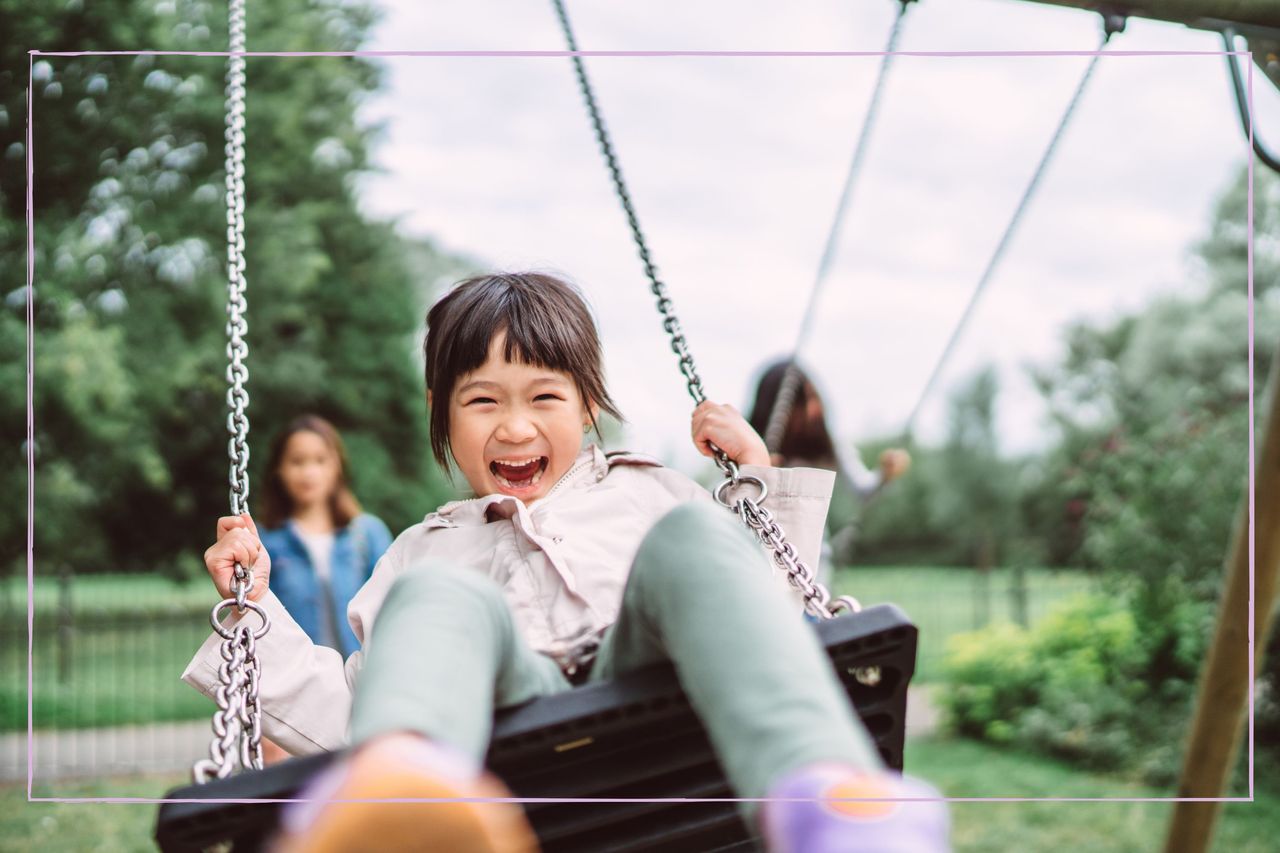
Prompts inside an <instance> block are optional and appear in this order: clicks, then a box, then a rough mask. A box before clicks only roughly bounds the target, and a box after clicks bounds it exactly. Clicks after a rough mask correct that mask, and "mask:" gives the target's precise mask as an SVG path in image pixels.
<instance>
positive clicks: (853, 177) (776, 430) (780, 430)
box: [764, 0, 915, 453]
mask: <svg viewBox="0 0 1280 853" xmlns="http://www.w3.org/2000/svg"><path fill="white" fill-rule="evenodd" d="M914 2H915V0H898V10H897V13H896V14H895V15H894V16H893V25H892V26H891V27H890V28H889V39H888V41H887V42H886V44H885V46H884V57H883V58H882V59H881V60H880V70H879V71H878V72H877V74H876V82H875V84H874V85H873V86H872V87H871V100H870V101H868V102H867V112H866V115H865V116H864V117H863V119H862V130H861V131H860V132H859V133H858V141H857V143H856V144H855V145H854V148H853V159H852V160H850V162H849V171H848V173H847V174H846V175H845V179H844V186H843V187H842V188H841V190H840V200H839V201H838V202H837V203H836V212H835V216H833V217H832V219H831V228H830V229H829V230H828V231H827V242H826V243H825V244H824V246H823V248H822V256H821V257H820V258H819V259H818V270H817V272H816V274H815V275H814V277H813V286H812V287H811V288H810V289H809V302H808V304H807V305H806V306H805V309H804V315H803V317H802V318H801V320H800V328H799V331H798V332H797V333H796V344H795V346H794V347H792V348H791V358H790V359H788V363H787V369H786V371H785V372H784V373H783V375H782V382H781V383H780V384H779V386H778V394H777V396H776V397H775V398H774V400H773V407H772V408H771V409H770V411H769V419H768V421H767V422H766V423H767V426H766V427H765V431H764V443H765V446H766V447H768V448H769V452H770V453H776V452H778V451H779V449H780V448H781V446H782V437H783V435H784V434H785V433H786V426H787V423H788V421H789V420H790V418H791V409H792V407H793V406H794V405H795V400H796V392H797V391H798V390H799V389H800V371H799V370H798V369H797V362H798V360H799V357H800V348H801V347H802V346H803V344H804V342H805V340H806V339H807V338H808V336H809V327H810V326H811V325H812V323H813V317H814V315H815V314H816V313H817V306H818V295H819V293H821V291H822V285H823V284H825V283H826V280H827V273H829V272H830V270H831V264H832V263H833V262H834V261H835V256H836V249H837V247H838V246H839V244H840V232H841V231H842V230H843V226H844V217H845V213H846V212H848V210H849V201H850V199H852V198H853V190H854V187H855V186H856V185H857V182H858V176H859V175H860V174H861V173H862V163H863V160H864V159H865V158H866V152H867V147H868V141H869V140H870V139H871V131H872V129H873V128H874V127H875V122H876V116H877V114H878V113H879V110H880V99H881V96H882V95H883V94H884V89H885V82H886V81H887V80H888V79H889V68H890V66H891V65H892V64H893V57H894V52H895V50H896V49H897V47H898V37H899V36H900V35H901V33H902V19H903V18H904V17H905V16H906V14H907V7H908V6H910V5H911V4H912V3H914Z"/></svg>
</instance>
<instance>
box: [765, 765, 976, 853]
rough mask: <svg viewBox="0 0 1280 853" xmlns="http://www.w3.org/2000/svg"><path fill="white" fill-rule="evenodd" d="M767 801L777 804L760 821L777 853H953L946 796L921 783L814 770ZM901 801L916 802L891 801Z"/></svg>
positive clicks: (830, 768) (781, 785) (790, 779)
mask: <svg viewBox="0 0 1280 853" xmlns="http://www.w3.org/2000/svg"><path fill="white" fill-rule="evenodd" d="M769 797H770V798H774V799H777V800H779V802H768V803H765V804H764V805H763V807H762V808H761V813H760V820H761V823H762V826H763V829H764V835H765V843H766V844H767V845H768V849H769V850H770V851H771V853H945V851H947V850H950V849H951V848H950V844H949V842H948V840H947V836H948V820H947V807H946V803H944V802H941V797H942V795H941V794H939V793H938V792H937V791H936V790H934V789H933V788H931V787H930V786H928V785H926V784H924V783H923V782H920V781H917V780H915V779H908V778H904V777H902V776H898V775H897V774H894V773H891V772H887V771H885V772H881V773H864V772H859V771H856V770H851V769H850V768H849V767H847V766H841V765H835V764H819V765H810V766H808V767H802V768H801V769H799V770H797V771H795V772H793V773H791V774H789V775H787V776H786V777H784V778H783V779H782V780H780V781H779V782H777V783H776V784H775V785H774V786H773V787H772V788H770V789H769ZM897 798H903V799H905V800H917V802H893V801H892V800H893V799H897ZM930 799H932V800H933V801H932V802H929V801H928V800H930ZM786 800H792V801H793V802H785V801H786ZM798 800H808V801H817V802H795V801H798ZM919 800H925V802H918V801H919Z"/></svg>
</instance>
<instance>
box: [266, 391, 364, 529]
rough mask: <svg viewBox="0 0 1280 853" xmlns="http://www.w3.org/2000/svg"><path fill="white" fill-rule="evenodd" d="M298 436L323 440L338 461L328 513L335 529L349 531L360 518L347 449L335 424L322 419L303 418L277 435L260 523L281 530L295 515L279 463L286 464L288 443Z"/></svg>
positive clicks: (273, 442) (295, 420) (292, 421)
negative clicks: (352, 489)
mask: <svg viewBox="0 0 1280 853" xmlns="http://www.w3.org/2000/svg"><path fill="white" fill-rule="evenodd" d="M299 432H311V433H315V434H316V435H318V436H320V438H322V439H323V440H324V442H325V444H327V445H329V450H331V451H332V452H333V454H334V455H335V456H337V457H338V482H337V483H335V484H334V488H333V494H331V495H329V512H330V513H331V514H332V515H333V526H334V527H346V526H347V525H348V524H350V523H351V519H353V518H355V517H356V516H357V515H359V514H360V511H361V510H360V502H359V501H358V500H356V496H355V495H354V494H352V492H351V486H350V485H349V483H350V479H349V478H348V476H347V467H348V463H347V449H346V447H345V446H344V445H343V443H342V436H340V435H339V434H338V430H337V428H336V427H335V426H334V425H333V424H331V423H329V422H328V421H327V420H325V419H324V418H322V417H320V416H319V415H300V416H298V417H296V418H294V419H293V420H291V421H290V422H289V425H288V426H286V427H285V428H284V429H282V430H281V431H280V432H278V433H276V436H275V439H274V440H272V442H271V455H270V456H269V457H268V458H267V482H266V485H265V486H264V487H263V490H262V501H261V504H260V506H259V507H258V521H261V522H262V524H263V526H264V527H270V528H274V527H280V526H281V525H283V524H284V523H285V522H286V521H288V520H289V517H290V516H291V515H293V509H294V507H293V498H291V497H290V496H289V490H288V489H286V488H285V485H284V480H283V479H281V477H280V463H281V462H283V461H284V449H285V446H286V445H288V443H289V439H291V438H293V436H294V434H296V433H299Z"/></svg>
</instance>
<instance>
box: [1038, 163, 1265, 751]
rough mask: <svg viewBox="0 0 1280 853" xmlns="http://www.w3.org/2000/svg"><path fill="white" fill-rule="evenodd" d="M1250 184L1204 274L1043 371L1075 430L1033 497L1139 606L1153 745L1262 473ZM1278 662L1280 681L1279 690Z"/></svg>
mask: <svg viewBox="0 0 1280 853" xmlns="http://www.w3.org/2000/svg"><path fill="white" fill-rule="evenodd" d="M1255 179H1256V181H1257V183H1256V186H1255V195H1254V198H1255V225H1256V226H1257V227H1258V228H1259V231H1258V233H1257V235H1256V240H1255V256H1254V269H1255V276H1256V277H1255V287H1256V297H1257V298H1256V299H1255V301H1254V303H1253V304H1252V309H1253V312H1252V319H1253V323H1254V333H1255V339H1256V341H1257V342H1258V346H1257V350H1256V352H1255V354H1254V355H1255V362H1254V373H1253V375H1252V379H1253V381H1254V388H1255V390H1256V391H1257V392H1258V393H1260V392H1261V390H1262V388H1263V383H1264V381H1265V376H1266V373H1267V370H1268V368H1269V366H1270V361H1271V354H1272V352H1273V348H1274V346H1275V342H1276V341H1277V340H1280V302H1278V301H1277V293H1280V291H1277V289H1276V288H1275V278H1274V274H1275V272H1276V271H1277V270H1280V252H1278V251H1277V247H1276V243H1275V228H1276V227H1277V226H1280V181H1278V180H1277V179H1276V178H1275V177H1274V176H1271V175H1269V174H1267V173H1264V172H1259V173H1257V174H1256V175H1255ZM1245 190H1246V184H1245V183H1244V177H1243V176H1242V177H1241V178H1240V179H1239V180H1238V181H1236V182H1235V183H1234V185H1233V186H1232V187H1231V188H1230V189H1229V190H1228V191H1227V192H1226V193H1225V194H1224V196H1223V198H1222V201H1221V202H1220V203H1219V205H1218V206H1217V209H1216V212H1215V220H1214V223H1213V225H1212V227H1211V228H1210V230H1209V237H1208V238H1207V239H1206V240H1205V241H1204V242H1203V243H1202V244H1200V246H1199V247H1198V250H1199V251H1198V258H1199V260H1200V262H1201V264H1202V266H1201V269H1200V278H1201V281H1200V282H1199V283H1198V284H1194V285H1190V286H1188V287H1186V288H1184V289H1183V291H1182V292H1181V293H1179V294H1177V295H1169V296H1164V297H1162V298H1160V299H1157V300H1155V301H1154V302H1153V303H1151V304H1150V305H1148V306H1146V307H1144V308H1142V309H1140V310H1138V311H1135V312H1133V313H1131V314H1128V315H1126V316H1122V317H1120V318H1118V319H1116V320H1115V321H1113V322H1111V323H1108V324H1105V325H1102V326H1098V327H1093V326H1086V325H1078V326H1076V327H1074V328H1072V329H1071V330H1070V331H1069V333H1068V335H1067V340H1066V343H1067V353H1066V356H1065V358H1064V359H1063V361H1062V362H1061V364H1059V365H1057V366H1055V367H1052V368H1047V369H1042V370H1040V371H1038V372H1037V374H1036V379H1037V382H1038V384H1039V385H1040V388H1041V390H1042V392H1043V393H1044V396H1045V399H1046V401H1047V402H1048V404H1049V407H1050V410H1051V413H1052V417H1053V420H1054V422H1055V423H1056V425H1057V427H1058V429H1059V432H1060V435H1061V440H1060V443H1059V444H1058V446H1057V447H1056V448H1055V449H1054V450H1053V451H1052V452H1051V453H1050V454H1049V455H1048V456H1047V458H1046V459H1045V460H1043V461H1042V463H1041V464H1040V465H1039V466H1038V468H1037V470H1038V472H1039V474H1040V479H1039V485H1038V486H1036V487H1035V488H1034V489H1032V491H1031V494H1030V495H1028V497H1027V498H1026V499H1025V500H1024V507H1031V508H1034V509H1036V510H1037V512H1036V513H1033V515H1037V518H1038V522H1039V523H1040V524H1041V525H1042V526H1041V527H1040V529H1041V530H1042V531H1046V530H1051V529H1053V528H1054V527H1055V525H1056V526H1057V529H1058V530H1059V532H1060V533H1061V532H1062V530H1063V526H1064V525H1071V524H1074V525H1076V526H1075V529H1074V531H1071V532H1070V533H1068V534H1067V535H1059V536H1058V540H1059V541H1061V542H1072V543H1074V545H1075V546H1076V548H1075V553H1074V555H1073V559H1074V560H1076V561H1077V562H1079V563H1080V564H1082V565H1086V566H1089V567H1091V568H1093V569H1094V570H1096V571H1097V572H1099V573H1100V575H1101V577H1102V578H1103V579H1104V581H1105V583H1106V586H1107V588H1108V589H1109V591H1110V593H1111V594H1112V596H1113V597H1115V598H1116V599H1118V600H1120V601H1122V602H1124V604H1125V606H1126V607H1127V608H1128V610H1129V612H1130V613H1131V614H1132V616H1133V619H1134V623H1135V625H1136V627H1137V632H1138V636H1139V637H1140V639H1141V646H1142V650H1143V651H1142V656H1141V665H1140V667H1139V668H1138V670H1136V671H1135V673H1134V677H1136V678H1138V679H1140V680H1141V681H1142V683H1143V684H1144V685H1145V687H1146V690H1145V693H1144V698H1143V700H1142V708H1141V709H1140V712H1139V713H1136V714H1134V715H1132V716H1131V717H1130V718H1129V719H1130V725H1132V726H1133V727H1134V728H1135V730H1137V733H1138V735H1139V736H1138V738H1137V740H1138V742H1141V743H1146V744H1156V743H1158V742H1159V741H1160V738H1161V737H1165V739H1166V740H1167V737H1166V735H1167V731H1169V730H1171V729H1177V730H1180V729H1181V727H1182V726H1183V725H1184V723H1185V717H1186V714H1187V712H1188V710H1189V706H1190V699H1191V695H1192V691H1193V688H1194V683H1195V679H1196V677H1197V675H1198V672H1199V667H1200V664H1201V661H1202V659H1203V654H1204V650H1205V646H1206V644H1207V641H1208V637H1209V631H1210V627H1211V622H1212V619H1213V616H1214V613H1215V604H1216V601H1217V598H1218V595H1219V592H1220V589H1221V586H1222V575H1223V563H1224V559H1223V558H1224V555H1225V553H1226V549H1227V545H1228V541H1229V538H1230V531H1231V526H1232V522H1233V519H1234V518H1235V515H1236V512H1237V510H1238V508H1239V506H1240V501H1241V496H1242V494H1243V493H1244V489H1245V486H1246V484H1247V476H1248V470H1249V457H1248V430H1249V422H1248V395H1249V385H1250V379H1251V376H1250V372H1249V363H1248V347H1249V331H1250V329H1249V322H1250V307H1251V306H1250V303H1249V299H1248V294H1247V291H1246V282H1247V278H1246V272H1247V255H1246V252H1247V241H1246V239H1245V238H1246V235H1247V228H1246V224H1247V223H1246V215H1247V206H1246V204H1245V201H1246V198H1247V195H1246V192H1245ZM1262 229H1269V230H1262ZM1055 503H1056V504H1057V506H1058V508H1059V512H1060V514H1059V515H1058V516H1057V517H1056V518H1055V515H1054V513H1053V512H1052V511H1051V509H1050V508H1051V507H1052V506H1053V505H1054V504H1055ZM1277 663H1278V662H1277V661H1276V660H1275V659H1274V658H1273V659H1272V661H1271V663H1270V664H1269V670H1268V674H1267V676H1266V678H1267V680H1268V683H1271V684H1273V685H1275V686H1280V680H1277V671H1276V670H1277ZM1260 695H1264V696H1265V695H1275V687H1274V686H1273V687H1272V689H1271V691H1270V693H1269V694H1268V691H1266V690H1264V691H1261V694H1260ZM1260 719H1261V718H1260ZM1176 749H1177V744H1171V745H1168V748H1161V750H1159V751H1158V752H1159V755H1160V756H1162V757H1161V758H1160V759H1159V761H1157V762H1156V765H1158V766H1151V767H1148V769H1149V770H1151V771H1153V772H1154V773H1155V774H1156V775H1157V776H1158V775H1160V774H1167V773H1169V772H1171V771H1172V769H1173V768H1174V767H1175V766H1176V760H1177V754H1176Z"/></svg>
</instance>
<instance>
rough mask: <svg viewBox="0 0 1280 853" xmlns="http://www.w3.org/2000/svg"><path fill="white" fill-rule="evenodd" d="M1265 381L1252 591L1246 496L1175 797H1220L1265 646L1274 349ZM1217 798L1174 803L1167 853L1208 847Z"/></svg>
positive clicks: (1270, 567) (1276, 460)
mask: <svg viewBox="0 0 1280 853" xmlns="http://www.w3.org/2000/svg"><path fill="white" fill-rule="evenodd" d="M1270 372H1271V375H1270V378H1269V379H1268V381H1267V399H1266V403H1265V405H1266V409H1265V411H1266V420H1265V421H1264V423H1263V426H1262V435H1261V443H1262V450H1261V454H1260V456H1259V457H1258V462H1257V468H1256V475H1255V479H1254V497H1255V503H1254V541H1253V546H1254V578H1253V580H1254V590H1253V592H1254V597H1253V600H1252V602H1250V600H1249V511H1248V508H1249V501H1248V494H1247V492H1246V495H1245V500H1244V501H1242V502H1241V507H1240V511H1239V512H1238V513H1237V516H1236V525H1235V533H1234V534H1233V536H1232V540H1231V550H1230V551H1229V553H1228V557H1227V565H1226V569H1227V585H1226V589H1225V590H1224V591H1223V594H1222V603H1221V606H1220V608H1219V611H1218V625H1217V630H1216V631H1215V633H1214V637H1213V645H1212V646H1211V647H1210V649H1209V655H1208V658H1207V660H1206V663H1205V666H1204V669H1203V670H1202V672H1201V674H1200V687H1199V693H1198V695H1197V696H1196V710H1195V717H1194V718H1193V720H1192V723H1191V734H1190V738H1189V740H1188V742H1187V750H1186V753H1185V755H1184V756H1183V761H1182V777H1181V780H1180V781H1179V783H1178V796H1179V797H1221V796H1223V795H1224V794H1223V792H1224V789H1225V788H1226V785H1227V782H1228V779H1229V776H1230V773H1231V768H1232V767H1233V766H1234V765H1235V757H1236V753H1237V751H1238V749H1239V745H1240V733H1241V729H1242V727H1243V723H1244V721H1245V717H1246V711H1247V703H1248V698H1249V684H1250V683H1251V682H1252V680H1253V678H1254V677H1255V675H1256V673H1257V672H1258V668H1259V667H1260V666H1261V665H1262V654H1263V651H1264V650H1265V649H1266V647H1267V633H1268V629H1269V627H1270V623H1271V611H1272V606H1273V604H1274V602H1275V598H1276V579H1277V575H1278V574H1280V572H1278V571H1277V569H1280V393H1277V391H1278V390H1280V389H1277V384H1280V356H1277V357H1276V358H1274V359H1273V360H1272V363H1271V371H1270ZM1250 604H1252V607H1253V626H1254V638H1253V648H1254V655H1253V660H1252V661H1250V660H1249V656H1248V636H1249V634H1248V631H1249V607H1250ZM1220 805H1221V804H1220V803H1177V804H1176V805H1175V807H1174V810H1173V818H1172V820H1171V821H1170V822H1169V833H1168V836H1167V837H1166V838H1165V844H1164V849H1165V853H1203V851H1205V850H1208V849H1209V842H1210V840H1211V839H1212V838H1213V828H1214V823H1215V822H1216V821H1217V819H1218V812H1219V808H1220Z"/></svg>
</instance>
